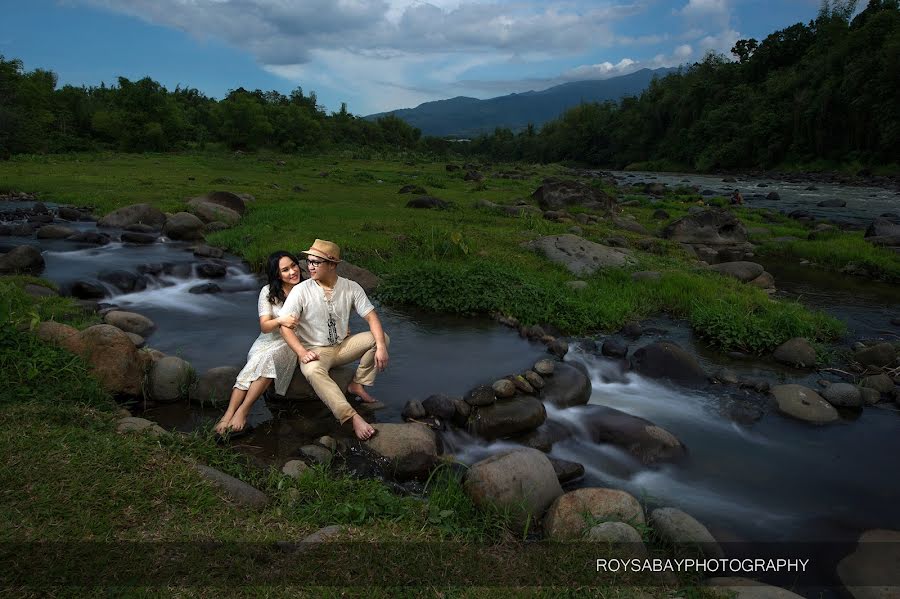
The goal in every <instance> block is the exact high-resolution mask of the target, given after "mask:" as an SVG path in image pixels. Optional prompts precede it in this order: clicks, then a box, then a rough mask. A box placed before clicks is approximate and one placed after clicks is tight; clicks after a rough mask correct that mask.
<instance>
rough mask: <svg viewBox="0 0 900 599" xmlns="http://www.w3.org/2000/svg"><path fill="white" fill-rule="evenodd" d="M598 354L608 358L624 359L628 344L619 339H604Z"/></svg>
mask: <svg viewBox="0 0 900 599" xmlns="http://www.w3.org/2000/svg"><path fill="white" fill-rule="evenodd" d="M600 353H601V354H602V355H604V356H606V357H608V358H624V357H625V356H627V355H628V344H627V343H625V342H624V341H622V340H621V339H606V340H605V341H604V342H603V346H602V347H601V348H600Z"/></svg>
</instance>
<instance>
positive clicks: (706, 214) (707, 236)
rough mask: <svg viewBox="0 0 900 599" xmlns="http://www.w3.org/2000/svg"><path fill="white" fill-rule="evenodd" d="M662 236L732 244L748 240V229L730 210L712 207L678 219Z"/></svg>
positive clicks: (705, 243) (699, 242)
mask: <svg viewBox="0 0 900 599" xmlns="http://www.w3.org/2000/svg"><path fill="white" fill-rule="evenodd" d="M660 236H661V237H663V238H664V239H671V240H672V241H677V242H679V243H690V244H704V245H730V244H735V243H743V242H746V241H747V230H746V229H745V228H744V224H743V223H742V222H741V221H739V220H738V219H737V217H735V216H734V214H732V213H731V212H730V211H728V210H724V209H717V208H710V209H707V210H703V211H701V212H698V213H696V214H689V215H687V216H685V217H682V218H680V219H678V220H676V221H675V222H673V223H671V224H669V225H668V226H667V227H666V228H665V229H663V230H662V232H661V234H660Z"/></svg>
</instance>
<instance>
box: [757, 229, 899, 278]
mask: <svg viewBox="0 0 900 599" xmlns="http://www.w3.org/2000/svg"><path fill="white" fill-rule="evenodd" d="M758 251H759V253H760V254H769V255H784V256H792V257H795V258H804V259H806V260H809V261H810V262H812V263H814V264H816V265H818V266H820V267H824V268H827V269H828V270H832V271H842V270H846V271H851V272H853V273H855V274H857V275H862V276H866V277H868V278H871V279H877V280H880V281H886V282H889V283H896V282H898V281H900V257H898V256H897V254H896V253H894V252H892V251H891V250H889V249H886V248H883V247H876V246H873V245H872V244H871V243H869V242H867V241H866V240H865V239H864V238H863V236H862V233H861V232H852V233H838V232H835V233H831V234H828V235H825V236H823V237H822V238H819V239H815V240H806V239H798V240H797V241H792V242H790V243H786V244H775V243H768V244H764V245H762V246H761V247H760V248H759V249H758Z"/></svg>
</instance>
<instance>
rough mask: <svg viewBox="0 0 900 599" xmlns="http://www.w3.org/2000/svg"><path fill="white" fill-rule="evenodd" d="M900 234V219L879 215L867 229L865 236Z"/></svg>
mask: <svg viewBox="0 0 900 599" xmlns="http://www.w3.org/2000/svg"><path fill="white" fill-rule="evenodd" d="M897 235H900V219H897V218H895V217H884V216H879V217H878V218H876V219H875V220H873V221H872V223H871V224H870V225H869V226H868V228H867V229H866V234H865V237H867V238H868V237H894V236H897Z"/></svg>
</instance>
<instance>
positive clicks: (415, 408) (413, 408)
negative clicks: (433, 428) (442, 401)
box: [400, 399, 428, 420]
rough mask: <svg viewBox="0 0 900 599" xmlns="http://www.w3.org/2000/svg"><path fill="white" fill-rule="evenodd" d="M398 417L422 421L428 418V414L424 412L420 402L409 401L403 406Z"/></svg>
mask: <svg viewBox="0 0 900 599" xmlns="http://www.w3.org/2000/svg"><path fill="white" fill-rule="evenodd" d="M400 415H401V416H403V418H404V419H407V420H410V419H412V420H422V419H423V418H425V417H427V416H428V413H427V412H426V411H425V407H424V406H423V405H422V402H421V401H417V400H415V399H411V400H409V401H408V402H406V405H405V406H403V411H402V412H401V413H400Z"/></svg>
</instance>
